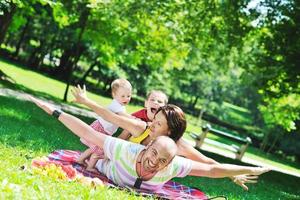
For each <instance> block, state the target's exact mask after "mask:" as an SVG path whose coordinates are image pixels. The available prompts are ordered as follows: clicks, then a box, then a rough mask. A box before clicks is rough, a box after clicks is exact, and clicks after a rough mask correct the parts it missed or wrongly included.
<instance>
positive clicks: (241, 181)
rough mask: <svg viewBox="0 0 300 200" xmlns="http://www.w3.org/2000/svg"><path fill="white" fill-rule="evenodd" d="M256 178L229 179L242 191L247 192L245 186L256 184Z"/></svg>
mask: <svg viewBox="0 0 300 200" xmlns="http://www.w3.org/2000/svg"><path fill="white" fill-rule="evenodd" d="M257 179H258V176H252V175H239V176H234V177H231V180H232V181H233V182H234V183H235V184H237V185H239V186H241V187H242V188H243V189H244V190H246V191H248V187H247V186H246V183H257Z"/></svg>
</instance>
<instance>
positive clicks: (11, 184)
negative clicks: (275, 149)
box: [0, 60, 300, 199]
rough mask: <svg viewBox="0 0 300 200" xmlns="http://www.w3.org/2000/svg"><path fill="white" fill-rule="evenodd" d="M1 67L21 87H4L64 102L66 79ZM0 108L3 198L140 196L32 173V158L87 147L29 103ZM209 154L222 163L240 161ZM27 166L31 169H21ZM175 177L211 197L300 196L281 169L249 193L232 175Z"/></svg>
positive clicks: (2, 100) (1, 103)
mask: <svg viewBox="0 0 300 200" xmlns="http://www.w3.org/2000/svg"><path fill="white" fill-rule="evenodd" d="M0 69H1V70H2V71H4V72H5V73H6V74H7V75H9V76H10V77H11V78H13V79H14V80H16V82H17V85H12V84H9V83H5V82H2V83H1V82H0V86H1V87H10V88H13V89H18V90H23V91H25V92H28V93H32V94H34V95H37V96H42V97H45V98H48V99H52V100H54V101H57V102H58V103H59V102H60V98H61V96H62V94H63V91H64V87H65V85H64V84H63V83H61V82H59V81H57V80H54V79H51V78H48V77H46V76H43V75H41V74H38V73H35V72H32V71H30V70H27V69H26V68H22V67H17V66H16V65H12V64H10V63H7V62H4V61H1V60H0ZM50 85H51V87H50ZM48 86H49V88H48ZM88 95H89V96H90V97H92V98H93V99H95V100H96V101H98V102H102V103H103V104H107V102H108V101H109V99H108V98H104V97H101V96H99V95H95V94H92V93H89V94H88ZM0 108H1V109H0V122H1V124H0V148H1V150H0V154H1V155H2V157H3V158H4V159H3V161H2V162H1V163H0V171H1V172H2V173H0V174H1V175H0V183H1V185H0V187H1V194H0V198H1V199H20V197H22V198H23V199H29V198H32V197H33V196H34V197H36V198H38V199H44V198H47V199H58V198H59V199H71V198H72V199H73V198H74V199H94V198H96V197H97V198H99V197H102V198H103V199H111V198H113V199H128V198H138V197H136V196H133V195H132V194H130V193H127V192H124V191H119V190H115V189H106V188H99V189H96V190H93V189H91V188H89V187H86V186H84V185H81V184H79V183H76V182H67V181H59V180H56V179H53V178H51V177H45V176H42V175H40V174H34V173H32V171H31V170H30V168H29V166H30V163H31V160H32V158H33V157H36V156H41V155H47V154H48V153H49V152H51V151H53V150H55V149H76V150H78V149H81V150H82V149H83V146H82V145H81V143H80V142H79V140H78V138H76V137H75V136H73V135H72V134H70V133H69V131H68V130H66V128H65V127H63V126H62V125H61V124H60V123H58V122H57V121H56V120H54V119H52V118H51V117H49V116H47V115H46V114H45V113H43V112H42V111H41V110H39V109H37V108H36V107H35V106H34V105H33V104H31V103H30V102H23V101H19V100H16V99H14V98H7V97H1V96H0ZM139 108H140V107H137V106H132V107H129V109H128V110H129V112H131V111H134V110H137V109H139ZM189 117H190V116H189ZM83 120H84V121H86V122H88V123H90V122H91V121H92V119H88V118H83ZM50 127H51V129H50ZM190 129H192V130H193V129H196V127H192V128H190ZM205 153H207V152H205ZM207 154H208V155H209V156H212V157H213V158H214V159H216V160H218V161H220V162H230V163H234V162H237V161H234V160H231V159H227V158H224V157H221V156H217V155H215V154H211V153H207ZM253 156H257V158H258V159H259V158H261V159H264V156H265V155H263V154H262V153H258V152H257V150H253ZM265 157H268V156H265ZM237 163H238V164H240V163H239V162H237ZM282 163H284V162H282ZM23 165H25V166H27V169H28V170H20V167H21V166H23ZM8 166H9V167H8ZM176 180H178V181H180V182H182V183H185V184H187V185H189V186H193V187H197V188H199V189H201V190H202V191H204V192H205V193H206V194H208V195H209V196H211V197H213V196H218V195H225V196H227V197H229V199H300V191H299V190H298V185H299V184H300V179H299V178H297V177H293V176H289V175H285V174H282V173H278V172H270V173H267V174H265V175H263V176H261V177H260V181H259V183H258V184H256V185H250V188H249V189H250V191H249V192H244V191H243V190H242V189H241V188H240V187H238V186H235V185H234V184H233V183H232V182H231V181H230V180H228V179H208V178H195V177H187V178H184V179H176Z"/></svg>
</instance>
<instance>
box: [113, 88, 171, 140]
mask: <svg viewBox="0 0 300 200" xmlns="http://www.w3.org/2000/svg"><path fill="white" fill-rule="evenodd" d="M167 103H168V97H167V95H166V94H165V93H164V92H162V91H160V90H151V91H150V92H149V93H148V95H147V99H146V100H145V104H144V106H145V108H143V109H142V110H139V111H137V112H134V113H132V114H131V115H132V116H134V117H136V118H139V119H141V120H143V121H145V122H151V121H152V120H153V118H154V115H155V113H156V111H157V110H158V108H160V107H162V106H164V105H166V104H167ZM130 136H131V134H130V133H129V132H128V131H125V130H124V131H123V132H122V133H121V134H120V135H119V136H118V137H119V138H121V139H124V140H127V139H128V138H129V137H130Z"/></svg>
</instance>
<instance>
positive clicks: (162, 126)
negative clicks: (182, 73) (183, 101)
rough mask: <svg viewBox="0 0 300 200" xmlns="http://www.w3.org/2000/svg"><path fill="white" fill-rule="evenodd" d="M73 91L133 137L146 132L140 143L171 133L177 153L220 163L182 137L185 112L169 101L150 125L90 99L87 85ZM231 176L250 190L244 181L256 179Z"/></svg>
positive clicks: (77, 99)
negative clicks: (108, 108) (114, 111)
mask: <svg viewBox="0 0 300 200" xmlns="http://www.w3.org/2000/svg"><path fill="white" fill-rule="evenodd" d="M72 93H73V95H74V97H75V100H74V102H77V103H81V104H83V105H86V106H88V107H89V108H91V109H92V110H93V111H94V112H95V113H97V114H98V115H99V116H101V117H102V118H103V119H105V120H107V121H109V122H111V123H113V124H116V125H117V126H119V127H121V128H123V129H125V130H127V131H129V132H130V133H131V135H132V136H133V137H140V136H141V135H145V136H146V137H145V139H143V140H142V142H141V144H143V145H148V144H149V143H150V142H151V140H153V139H155V138H157V137H158V136H168V137H170V138H172V139H173V140H174V141H175V142H176V144H177V148H178V150H177V155H180V156H184V157H186V158H189V159H191V160H194V161H198V162H200V163H206V164H219V163H218V162H216V161H214V160H213V159H210V158H207V157H206V156H204V155H203V154H201V153H200V152H198V151H197V150H196V149H194V148H193V147H192V146H191V145H189V144H187V142H185V141H184V140H183V139H181V137H182V135H183V133H184V131H185V129H186V119H185V115H184V113H183V111H182V110H181V109H180V108H179V107H177V106H175V105H171V104H168V105H166V106H163V107H161V108H160V109H158V111H157V112H156V114H155V117H154V119H153V121H152V123H151V124H150V126H149V127H148V126H147V123H146V122H144V121H141V120H137V119H133V118H128V117H124V116H118V115H116V114H114V113H112V112H110V111H109V110H107V109H106V108H104V107H103V106H101V105H98V104H97V103H96V102H94V101H92V100H90V99H89V98H88V97H87V96H86V89H85V86H84V87H83V88H81V87H80V86H79V85H78V86H77V88H74V90H72ZM231 179H232V180H233V181H234V183H236V184H238V185H240V186H241V187H242V188H243V189H245V190H248V187H247V186H246V185H245V183H247V182H250V180H249V179H253V177H248V176H247V175H241V176H235V177H231Z"/></svg>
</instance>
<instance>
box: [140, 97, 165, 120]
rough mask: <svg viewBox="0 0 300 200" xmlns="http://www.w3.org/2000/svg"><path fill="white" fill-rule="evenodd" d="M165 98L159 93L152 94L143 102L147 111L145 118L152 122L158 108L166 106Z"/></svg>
mask: <svg viewBox="0 0 300 200" xmlns="http://www.w3.org/2000/svg"><path fill="white" fill-rule="evenodd" d="M165 101H166V97H165V95H163V94H162V93H160V92H152V93H151V94H150V96H149V98H148V99H147V100H146V101H145V108H146V109H147V117H148V118H149V119H150V120H151V121H152V120H153V118H154V115H155V113H156V111H157V110H158V108H160V107H162V106H164V105H166V104H165Z"/></svg>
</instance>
